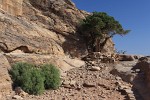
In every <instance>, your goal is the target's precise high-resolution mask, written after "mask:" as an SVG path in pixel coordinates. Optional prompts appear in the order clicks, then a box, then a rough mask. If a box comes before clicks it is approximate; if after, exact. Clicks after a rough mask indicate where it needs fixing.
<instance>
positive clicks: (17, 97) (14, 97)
mask: <svg viewBox="0 0 150 100" xmlns="http://www.w3.org/2000/svg"><path fill="white" fill-rule="evenodd" d="M12 99H17V100H22V99H23V98H22V97H21V96H19V95H14V96H13V97H12Z"/></svg>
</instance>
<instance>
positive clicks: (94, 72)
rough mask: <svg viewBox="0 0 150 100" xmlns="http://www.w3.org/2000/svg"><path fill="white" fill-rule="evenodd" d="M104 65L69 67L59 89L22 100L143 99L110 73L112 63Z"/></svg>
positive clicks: (128, 85) (130, 86) (129, 85)
mask: <svg viewBox="0 0 150 100" xmlns="http://www.w3.org/2000/svg"><path fill="white" fill-rule="evenodd" d="M104 66H105V67H101V68H100V67H99V68H96V67H94V68H92V67H85V66H83V67H80V68H74V69H71V70H69V71H67V72H66V74H67V75H66V77H63V82H62V86H61V87H60V88H59V89H57V90H47V91H45V92H44V94H42V95H40V96H34V95H28V96H26V97H25V98H23V100H143V99H142V98H141V97H140V96H139V94H138V92H137V91H136V90H134V89H132V85H131V84H129V83H126V82H124V81H122V79H121V78H120V77H118V76H114V75H112V74H110V71H111V70H112V68H113V65H109V64H104ZM10 98H11V99H10ZM7 100H12V97H8V98H7Z"/></svg>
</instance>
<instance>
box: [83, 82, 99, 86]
mask: <svg viewBox="0 0 150 100" xmlns="http://www.w3.org/2000/svg"><path fill="white" fill-rule="evenodd" d="M83 86H84V87H96V83H94V82H85V83H83Z"/></svg>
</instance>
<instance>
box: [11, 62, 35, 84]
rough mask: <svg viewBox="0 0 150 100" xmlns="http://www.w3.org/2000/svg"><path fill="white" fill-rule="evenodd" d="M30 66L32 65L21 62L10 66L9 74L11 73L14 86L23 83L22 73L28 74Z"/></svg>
mask: <svg viewBox="0 0 150 100" xmlns="http://www.w3.org/2000/svg"><path fill="white" fill-rule="evenodd" d="M32 67H33V65H31V64H28V63H23V62H19V63H16V64H14V65H13V66H12V69H11V70H10V71H9V74H10V75H11V78H12V81H13V86H14V87H16V86H21V85H22V84H23V74H28V75H29V74H30V71H31V69H32ZM28 75H27V76H28Z"/></svg>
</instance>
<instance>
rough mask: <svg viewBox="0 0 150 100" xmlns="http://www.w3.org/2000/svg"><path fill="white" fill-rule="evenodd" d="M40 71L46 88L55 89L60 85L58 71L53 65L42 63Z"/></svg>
mask: <svg viewBox="0 0 150 100" xmlns="http://www.w3.org/2000/svg"><path fill="white" fill-rule="evenodd" d="M42 73H43V75H44V76H45V81H44V84H45V88H46V89H57V88H58V87H59V86H60V83H61V79H60V71H59V69H57V68H56V67H55V66H54V65H51V64H45V65H43V66H42Z"/></svg>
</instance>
